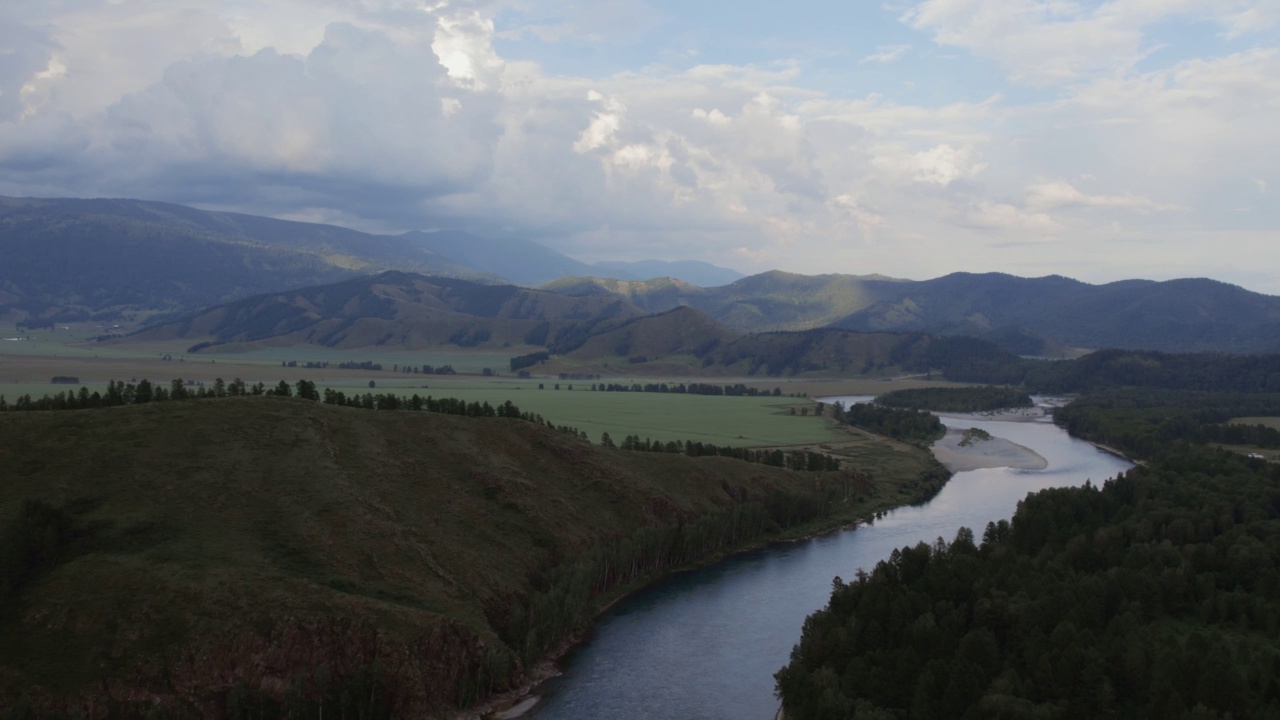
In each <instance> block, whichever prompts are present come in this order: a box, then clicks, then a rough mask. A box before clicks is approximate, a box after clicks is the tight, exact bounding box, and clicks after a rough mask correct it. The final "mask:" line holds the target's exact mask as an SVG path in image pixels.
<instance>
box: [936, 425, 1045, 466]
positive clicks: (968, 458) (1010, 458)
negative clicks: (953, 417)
mask: <svg viewBox="0 0 1280 720" xmlns="http://www.w3.org/2000/svg"><path fill="white" fill-rule="evenodd" d="M929 449H930V450H932V451H933V455H934V457H936V458H938V462H940V463H942V464H943V465H945V466H946V468H947V469H948V470H950V471H951V472H953V473H955V472H965V471H967V470H978V469H981V468H997V467H1007V468H1014V469H1017V470H1043V469H1045V468H1046V467H1048V466H1049V461H1048V460H1045V459H1044V456H1042V455H1041V454H1040V453H1038V452H1036V451H1035V450H1032V449H1031V448H1029V447H1025V446H1023V445H1019V444H1017V443H1015V442H1013V441H1011V440H1006V439H1004V438H999V437H992V436H991V435H989V434H987V433H985V432H982V431H980V430H978V431H976V432H975V430H954V429H948V430H947V434H946V435H944V436H943V437H942V439H941V440H938V441H937V442H935V443H933V445H931V446H930V448H929Z"/></svg>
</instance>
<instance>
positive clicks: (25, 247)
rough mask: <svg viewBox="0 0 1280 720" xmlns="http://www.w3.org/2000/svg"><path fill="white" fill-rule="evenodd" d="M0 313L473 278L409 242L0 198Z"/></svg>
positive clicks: (265, 222)
mask: <svg viewBox="0 0 1280 720" xmlns="http://www.w3.org/2000/svg"><path fill="white" fill-rule="evenodd" d="M0 252H2V253H3V255H4V262H3V263H0V313H3V312H5V311H6V310H9V311H14V310H16V311H19V313H20V315H22V316H25V317H28V318H32V319H34V320H37V321H39V320H42V319H44V320H50V319H53V320H61V321H69V320H83V319H88V318H90V317H98V318H114V317H118V316H119V313H121V312H128V311H145V310H150V311H155V310H161V311H176V310H196V309H199V308H201V307H207V306H209V305H213V304H216V303H219V302H224V301H227V300H230V299H234V298H240V297H245V296H248V295H252V294H255V293H262V292H270V291H276V290H284V289H288V288H296V287H302V286H305V285H315V284H319V283H323V282H332V281H335V280H339V279H341V278H348V277H352V276H353V275H359V274H369V273H372V272H377V271H381V270H389V269H393V268H398V269H402V270H409V271H416V272H424V273H435V274H442V275H455V276H460V277H471V278H481V277H484V275H483V274H482V273H479V272H476V271H474V270H471V269H469V268H467V267H464V266H462V265H460V264H458V263H455V262H452V261H450V260H447V259H445V258H444V257H442V256H440V255H438V254H435V253H433V252H431V251H429V250H427V249H425V248H422V247H420V246H418V245H415V244H414V243H412V242H410V241H409V240H405V239H402V238H394V237H387V236H380V235H370V234H367V233H361V232H356V231H354V230H348V229H346V228H340V227H336V226H333V225H318V224H314V223H301V222H289V221H285V220H273V219H271V218H264V217H256V216H252V215H240V214H236V213H219V212H206V211H203V210H196V209H193V208H189V207H184V206H182V205H172V204H169V203H157V202H144V201H140V200H73V199H52V200H40V199H18V198H0Z"/></svg>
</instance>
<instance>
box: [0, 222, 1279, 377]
mask: <svg viewBox="0 0 1280 720" xmlns="http://www.w3.org/2000/svg"><path fill="white" fill-rule="evenodd" d="M0 252H3V256H4V259H5V262H4V263H2V264H0V317H5V318H8V319H9V320H10V321H17V322H20V323H24V324H26V325H28V326H38V325H40V324H51V323H52V322H55V321H57V322H65V321H71V320H88V319H110V318H116V317H126V318H127V317H129V316H131V315H132V316H134V319H138V320H140V319H145V318H150V321H151V322H153V323H158V322H161V321H163V320H166V319H173V318H185V319H184V322H188V323H195V325H192V326H191V327H193V328H196V329H197V330H199V331H200V332H201V333H203V334H204V335H208V336H213V337H215V338H221V339H219V340H217V342H233V341H234V342H248V341H265V340H267V339H269V338H274V340H273V342H295V341H298V342H304V341H320V342H324V343H331V342H333V343H337V344H339V345H341V346H343V347H349V346H352V344H353V343H357V344H358V343H368V344H371V345H377V344H379V343H401V342H407V343H409V344H414V343H418V344H421V343H430V342H435V340H434V339H435V338H438V337H439V336H440V334H441V332H440V328H433V329H432V330H431V331H430V332H429V333H427V335H429V336H430V337H431V338H433V339H432V340H426V339H422V340H411V339H410V340H405V339H404V338H405V337H407V336H408V335H412V334H413V333H414V332H419V331H416V330H413V331H411V330H406V329H405V328H404V327H400V326H399V325H397V323H398V322H401V321H404V322H410V320H409V318H413V320H412V322H413V323H417V324H419V325H421V324H422V323H426V322H432V323H443V327H444V329H447V330H448V332H447V334H446V335H445V337H446V339H448V338H454V341H455V342H456V343H457V344H463V345H477V344H484V343H486V342H490V340H484V339H482V338H485V337H487V338H490V339H500V342H501V343H510V344H522V345H532V346H547V347H551V348H557V347H561V346H564V345H565V344H566V342H567V341H568V340H574V341H575V342H576V341H577V340H582V339H585V337H586V335H584V334H583V332H585V331H584V328H586V327H587V326H586V325H583V321H584V320H586V319H588V318H598V319H600V320H601V321H603V320H609V321H611V322H619V321H623V320H628V319H633V318H636V317H639V316H641V315H645V314H656V313H662V312H666V311H669V310H672V309H676V308H680V307H691V308H695V309H697V310H699V311H701V312H702V313H704V314H705V315H707V316H708V317H709V318H710V319H711V320H713V321H714V322H715V323H717V324H719V325H721V326H723V327H724V328H726V329H728V330H731V331H734V332H736V333H762V332H777V331H804V330H816V329H820V328H831V329H839V330H854V331H863V332H908V333H922V334H928V335H947V336H970V337H975V338H978V339H982V340H987V341H990V342H992V343H994V344H996V345H999V346H1000V347H1002V348H1004V349H1006V350H1008V351H1011V352H1014V353H1017V354H1020V355H1029V356H1047V357H1069V356H1073V355H1078V354H1080V353H1081V352H1085V351H1088V350H1093V349H1099V348H1107V347H1115V348H1128V349H1140V350H1160V351H1166V352H1227V353H1266V352H1280V298H1278V297H1274V296H1268V295H1261V294H1258V293H1253V292H1249V291H1247V290H1245V289H1243V288H1240V287H1237V286H1234V285H1228V284H1226V283H1221V282H1217V281H1214V280H1208V279H1203V278H1193V279H1181V280H1170V281H1166V282H1154V281H1149V280H1125V281H1121V282H1113V283H1108V284H1104V285H1092V284H1088V283H1084V282H1080V281H1078V280H1073V279H1071V278H1066V277H1062V276H1057V275H1052V276H1048V277H1041V278H1021V277H1015V276H1011V275H1005V274H1000V273H983V274H972V273H953V274H950V275H946V276H944V277H940V278H935V279H931V280H923V281H913V280H901V279H894V278H888V277H884V276H881V275H841V274H825V275H816V276H806V275H797V274H793V273H786V272H781V271H771V272H766V273H761V274H759V275H753V276H750V277H745V278H737V279H734V278H735V277H736V273H734V272H733V271H729V270H724V269H723V268H717V267H715V266H713V265H707V264H705V263H664V262H660V261H645V262H637V263H600V264H596V265H588V264H586V263H582V262H579V261H577V260H574V259H572V258H569V257H567V256H564V255H561V254H560V253H557V252H555V251H553V250H551V249H549V248H547V247H544V246H542V245H539V244H537V243H534V242H531V241H527V240H520V239H510V238H507V239H486V238H479V237H477V236H474V235H470V234H467V233H465V232H461V231H439V232H417V231H414V232H409V233H404V234H401V235H372V234H368V233H361V232H357V231H354V230H350V229H346V228H341V227H336V226H332V225H320V224H314V223H300V222H291V221H284V220H275V219H270V218H263V217H256V216H251V215H240V214H235V213H219V212H208V211H203V210H196V209H192V208H188V207H184V206H180V205H171V204H165V203H154V202H145V201H139V200H71V199H53V200H40V199H17V198H0ZM386 271H397V272H408V273H417V274H420V275H423V276H430V277H432V278H434V279H432V280H430V281H421V282H425V283H426V284H427V285H432V284H435V285H438V286H440V287H441V288H444V287H445V286H448V288H452V289H447V290H442V291H441V292H444V293H445V294H446V295H448V294H449V293H457V295H450V297H452V298H453V299H452V300H448V299H444V298H443V296H440V295H438V294H433V293H435V291H433V290H428V289H427V288H426V287H425V286H420V287H417V288H416V289H414V290H412V292H411V295H413V297H412V298H411V297H409V296H404V297H399V298H390V297H382V298H381V299H379V300H377V301H376V302H375V301H372V300H371V301H370V302H372V304H371V305H368V306H367V308H368V309H369V314H368V315H367V316H359V315H358V314H357V313H358V312H360V311H361V308H365V307H366V306H364V305H361V304H359V303H357V304H356V305H354V306H351V307H350V308H348V307H347V306H345V305H344V306H342V307H341V308H338V307H337V306H334V305H333V304H332V303H331V302H330V301H329V300H326V299H319V300H315V301H314V302H313V299H308V298H305V297H304V298H301V299H296V301H295V300H289V301H284V300H281V299H279V298H277V299H276V300H275V301H272V302H273V303H274V304H272V303H269V304H268V305H270V307H271V310H270V312H268V310H267V309H266V308H265V307H263V308H256V309H255V308H253V307H252V306H253V305H254V304H255V303H258V302H260V301H259V300H253V301H252V302H249V303H248V304H246V305H239V306H235V307H233V308H223V309H221V310H218V311H217V319H216V320H215V319H214V318H213V317H212V316H208V315H207V313H205V311H206V310H207V309H209V308H220V307H222V306H224V305H226V304H228V303H234V302H237V301H241V300H246V299H248V298H253V297H257V296H259V295H262V294H267V295H271V294H273V293H274V294H278V293H284V292H292V291H294V290H296V289H297V288H311V289H314V288H318V287H321V286H323V285H326V284H331V283H335V282H340V281H348V280H352V279H353V278H357V277H368V276H372V275H374V274H377V273H381V272H386ZM601 272H608V273H610V274H612V275H614V276H615V277H613V278H599V277H595V275H596V274H599V273H601ZM659 272H661V273H664V276H663V277H652V276H653V274H654V273H659ZM690 278H694V279H699V278H700V279H701V280H700V281H699V282H701V283H702V284H699V283H697V282H692V281H691V280H690ZM452 281H461V282H465V283H466V285H465V287H466V288H467V289H466V290H462V289H460V288H463V287H464V285H457V284H454V285H450V284H449V283H450V282H452ZM396 282H398V281H396ZM515 285H520V286H524V287H521V288H519V289H517V288H516V287H515ZM534 285H537V286H538V290H539V292H541V293H543V294H540V295H539V294H531V293H532V291H531V290H529V286H534ZM485 286H491V287H492V288H494V289H491V290H479V289H477V288H482V287H485ZM346 287H348V289H351V288H356V287H359V284H358V283H357V285H353V286H346ZM503 287H505V288H507V289H502V290H499V289H497V288H503ZM351 291H352V292H355V291H354V290H351ZM308 292H312V291H311V290H308ZM345 292H347V290H335V291H332V292H330V291H324V292H321V294H322V295H324V296H325V297H326V298H328V297H330V296H333V297H337V296H341V295H343V293H345ZM357 294H358V293H357ZM375 294H376V293H375ZM552 296H556V297H559V298H564V300H555V299H553V298H552ZM380 297H381V296H380ZM428 297H432V298H435V300H437V301H440V302H442V303H444V304H443V305H438V306H432V305H431V303H429V302H428V303H426V304H425V305H422V307H420V308H417V309H414V307H415V303H418V304H421V303H420V302H419V301H422V302H426V298H428ZM461 297H467V298H477V297H484V298H485V302H486V303H496V305H495V306H494V307H497V306H502V305H503V303H507V302H510V303H512V304H511V305H509V306H506V309H501V310H494V313H493V314H486V313H485V312H472V311H471V310H470V309H469V308H471V306H470V305H468V304H467V303H466V302H463V303H462V304H461V305H451V304H450V303H453V302H454V301H458V302H461V301H460V300H458V298H461ZM535 297H536V298H538V299H537V300H529V298H535ZM414 298H416V299H414ZM608 301H613V304H612V305H610V303H609V302H608ZM388 302H390V303H392V305H394V306H395V309H394V310H391V309H388V308H389V307H390V306H388V305H387V303H388ZM529 302H532V303H533V305H526V303H529ZM282 303H283V305H282ZM290 303H293V304H292V309H287V310H286V309H285V308H284V305H289V304H290ZM308 303H310V305H308ZM317 303H318V304H317ZM428 306H430V307H428ZM486 307H488V306H486ZM606 307H608V308H611V309H608V310H605V309H604V308H606ZM530 308H536V309H530ZM427 309H429V310H430V312H427V311H426V310H427ZM337 310H341V311H340V312H338V311H337ZM446 311H447V312H446ZM210 312H212V311H210ZM192 313H199V314H202V315H206V317H204V319H202V320H199V321H195V320H193V319H192V318H193V317H194V316H193V315H192ZM271 313H275V314H274V315H273V314H271ZM562 313H566V314H562ZM273 318H274V319H273ZM246 323H247V325H246ZM273 323H275V324H274V325H273ZM280 323H283V324H280ZM543 324H546V325H547V326H546V327H545V328H542V329H540V326H541V325H543ZM197 326H198V327H197ZM570 327H575V328H577V329H576V330H575V331H574V332H573V333H569V334H565V333H566V332H567V331H568V329H569V328H570ZM590 327H591V328H592V332H594V331H595V330H597V329H600V328H596V327H595V326H594V325H592V326H590ZM601 327H603V326H601ZM273 328H274V329H273ZM165 332H172V329H170V330H166V331H165ZM299 333H301V334H299ZM486 333H487V335H486ZM178 334H180V335H184V336H185V335H186V334H188V333H187V331H182V332H181V333H178ZM425 337H426V336H424V338H425ZM306 338H311V339H310V340H307V339H306ZM317 339H318V340H317ZM705 359H706V358H703V360H704V361H705Z"/></svg>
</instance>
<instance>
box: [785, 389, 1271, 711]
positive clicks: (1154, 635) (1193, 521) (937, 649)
mask: <svg viewBox="0 0 1280 720" xmlns="http://www.w3.org/2000/svg"><path fill="white" fill-rule="evenodd" d="M1277 397H1278V396H1274V395H1242V394H1210V393H1202V392H1168V391H1154V390H1141V391H1139V390H1127V391H1114V392H1110V393H1105V394H1101V395H1098V396H1093V397H1086V398H1083V399H1081V400H1079V401H1077V402H1076V403H1073V404H1072V405H1070V406H1068V407H1067V408H1065V409H1063V410H1060V411H1059V413H1058V415H1057V422H1058V423H1059V424H1061V425H1062V426H1064V427H1066V428H1068V429H1069V430H1070V431H1071V432H1072V433H1073V434H1077V435H1080V436H1082V437H1086V438H1089V439H1093V440H1095V441H1105V442H1107V443H1109V444H1113V445H1114V446H1116V447H1118V448H1121V449H1123V450H1125V451H1127V452H1129V453H1131V454H1132V455H1134V456H1137V457H1142V458H1144V459H1145V463H1144V464H1143V465H1141V466H1138V467H1136V468H1134V469H1133V470H1131V471H1129V472H1128V473H1126V474H1125V475H1123V476H1121V477H1119V478H1116V479H1113V480H1110V481H1108V482H1107V483H1105V484H1104V485H1103V486H1102V487H1095V486H1092V485H1086V486H1085V487H1083V488H1070V489H1055V490H1047V491H1044V492H1041V493H1037V494H1035V495H1032V496H1029V497H1028V499H1027V500H1025V501H1024V502H1022V503H1021V504H1020V505H1019V507H1018V511H1017V513H1016V514H1015V515H1014V518H1013V520H1012V522H1005V521H1001V522H1000V523H995V524H989V525H988V526H987V527H986V529H985V531H984V532H983V534H982V537H981V538H980V539H979V538H976V537H975V536H974V533H973V532H972V531H970V530H968V529H962V530H961V531H960V532H959V533H958V534H957V536H956V537H955V539H954V540H953V541H952V542H951V543H949V544H948V543H946V542H944V541H943V540H942V539H941V538H939V540H938V541H937V542H936V543H934V544H933V545H932V546H929V545H924V544H922V545H918V546H916V547H914V548H903V549H901V550H896V551H894V552H893V554H892V555H891V556H890V558H889V559H888V560H886V561H884V562H881V563H880V564H878V565H877V566H876V567H875V568H874V569H873V570H872V571H871V572H864V571H861V570H859V571H858V572H857V574H856V576H855V577H854V578H853V580H852V581H850V582H847V583H846V582H844V581H843V580H841V579H840V578H836V580H835V581H834V583H833V589H832V595H831V599H830V602H829V604H828V606H827V607H826V608H825V609H823V610H821V611H819V612H818V613H816V614H814V615H812V616H811V617H810V618H809V619H808V621H807V622H806V623H805V627H804V631H803V635H802V638H801V641H800V643H799V644H798V645H797V646H796V648H795V649H794V650H793V652H792V657H791V662H790V663H789V664H788V665H787V666H786V667H784V668H783V669H781V670H780V671H779V672H778V673H777V675H776V679H777V692H778V695H779V697H780V698H781V699H782V701H783V705H784V708H785V710H786V713H787V717H788V718H789V719H790V720H806V719H808V718H851V717H856V718H907V717H909V718H992V717H996V718H1006V717H1007V718H1046V719H1047V718H1075V717H1130V718H1153V719H1154V718H1247V717H1280V644H1278V643H1277V639H1278V638H1280V466H1277V465H1276V464H1269V463H1266V462H1264V461H1261V460H1256V459H1251V458H1246V457H1244V456H1242V455H1240V454H1238V453H1232V452H1228V451H1225V450H1220V449H1216V448H1213V447H1211V446H1210V445H1209V443H1213V442H1222V441H1223V438H1224V437H1226V436H1228V435H1230V434H1231V433H1234V432H1237V431H1236V430H1234V429H1232V428H1233V427H1234V426H1228V425H1223V424H1222V423H1223V422H1224V421H1226V420H1228V419H1230V418H1233V417H1239V416H1245V415H1251V416H1264V415H1275V414H1280V404H1278V403H1277ZM1259 427H1260V426H1259ZM1239 432H1242V433H1243V432H1252V433H1255V434H1258V436H1259V437H1262V438H1264V439H1268V438H1270V435H1269V434H1265V433H1263V432H1262V431H1261V430H1240V431H1239Z"/></svg>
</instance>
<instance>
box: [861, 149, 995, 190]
mask: <svg viewBox="0 0 1280 720" xmlns="http://www.w3.org/2000/svg"><path fill="white" fill-rule="evenodd" d="M977 157H978V153H977V151H976V150H975V149H974V148H972V147H962V148H955V147H952V146H951V145H949V144H946V143H943V144H941V145H937V146H935V147H932V148H929V149H928V150H922V151H920V152H917V153H913V154H910V155H883V156H880V157H877V158H875V160H874V161H873V162H874V163H875V165H876V166H877V167H879V168H881V169H883V170H885V171H887V172H888V173H890V174H892V175H894V176H896V177H898V178H901V179H908V180H911V181H913V182H918V183H927V184H933V185H941V186H946V185H950V184H951V183H953V182H955V181H956V180H960V179H963V178H973V177H977V176H978V174H979V173H981V172H982V171H983V170H984V169H985V168H986V167H987V165H986V163H984V162H979V161H978V159H977Z"/></svg>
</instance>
